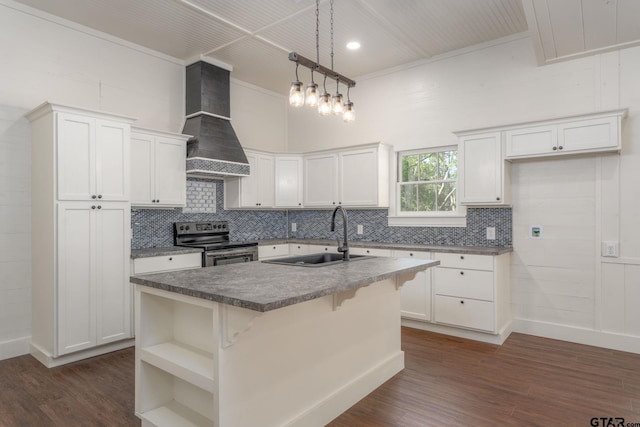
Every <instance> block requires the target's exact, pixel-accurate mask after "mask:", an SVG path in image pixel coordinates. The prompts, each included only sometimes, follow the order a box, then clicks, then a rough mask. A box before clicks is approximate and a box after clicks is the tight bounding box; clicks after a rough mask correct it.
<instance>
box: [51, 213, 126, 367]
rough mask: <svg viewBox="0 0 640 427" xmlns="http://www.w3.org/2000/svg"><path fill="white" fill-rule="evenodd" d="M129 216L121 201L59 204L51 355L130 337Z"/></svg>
mask: <svg viewBox="0 0 640 427" xmlns="http://www.w3.org/2000/svg"><path fill="white" fill-rule="evenodd" d="M130 215H131V211H130V208H129V204H128V203H122V202H120V203H118V202H110V203H104V202H61V203H60V204H59V205H58V231H57V234H58V245H57V253H58V277H57V282H58V293H57V294H58V295H57V303H58V316H57V349H55V350H54V357H56V356H60V355H63V354H67V353H71V352H74V351H78V350H83V349H86V348H91V347H95V346H97V345H103V344H106V343H110V342H113V341H119V340H122V339H125V338H130V337H131V336H132V330H131V319H130V315H131V300H130V297H131V287H130V285H129V268H128V266H129V263H128V261H129V251H130V249H129V247H130V241H131V240H130V236H129V229H130V226H131V223H130V219H129V218H130ZM54 347H55V346H54Z"/></svg>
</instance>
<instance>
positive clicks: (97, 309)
mask: <svg viewBox="0 0 640 427" xmlns="http://www.w3.org/2000/svg"><path fill="white" fill-rule="evenodd" d="M27 118H28V119H29V120H30V121H31V140H32V146H31V167H32V177H31V181H32V183H31V212H32V213H31V225H32V229H31V234H32V239H31V240H32V242H31V245H32V251H33V256H32V325H31V330H32V334H31V354H33V355H34V356H35V357H36V358H37V359H38V360H40V361H41V362H42V363H43V364H45V365H46V366H48V367H52V366H57V365H61V364H64V363H68V362H71V361H74V360H79V359H83V358H86V357H90V356H93V355H96V354H101V353H106V352H109V351H113V350H116V349H118V348H123V347H126V346H130V345H131V344H132V342H131V339H130V338H132V335H133V331H132V330H131V318H130V316H131V300H130V295H131V293H130V284H129V257H130V251H131V249H130V247H131V236H130V235H131V205H130V202H129V174H130V164H129V162H130V132H131V122H132V121H133V119H132V118H129V117H124V116H120V115H115V114H109V113H103V112H98V111H90V110H83V109H78V108H72V107H66V106H62V105H56V104H51V103H45V104H42V105H41V106H39V107H37V108H36V109H34V110H33V111H31V112H30V113H28V114H27Z"/></svg>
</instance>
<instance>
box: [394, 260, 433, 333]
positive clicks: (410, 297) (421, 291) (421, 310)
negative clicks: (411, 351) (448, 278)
mask: <svg viewBox="0 0 640 427" xmlns="http://www.w3.org/2000/svg"><path fill="white" fill-rule="evenodd" d="M391 255H392V256H393V257H394V258H418V259H433V256H432V254H431V252H416V251H393V252H392V253H391ZM431 270H433V269H432V268H430V269H428V270H425V271H419V272H418V273H417V274H416V276H415V277H414V278H413V279H412V280H409V281H407V282H406V283H405V284H404V285H402V289H401V295H400V301H401V306H400V307H401V309H400V315H401V316H402V317H404V318H407V319H414V320H422V321H427V322H430V321H431Z"/></svg>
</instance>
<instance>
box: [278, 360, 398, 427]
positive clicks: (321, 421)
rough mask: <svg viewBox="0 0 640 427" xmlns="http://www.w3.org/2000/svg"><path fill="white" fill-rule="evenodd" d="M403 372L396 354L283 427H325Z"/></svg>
mask: <svg viewBox="0 0 640 427" xmlns="http://www.w3.org/2000/svg"><path fill="white" fill-rule="evenodd" d="M403 369H404V352H403V351H400V352H398V353H396V354H395V355H393V356H392V357H390V358H389V359H387V360H385V361H384V362H382V363H380V364H379V365H377V366H374V367H373V368H371V369H369V370H368V371H366V372H365V373H364V374H362V375H360V376H358V377H357V378H355V379H353V380H352V381H350V382H349V383H347V384H345V385H344V386H342V387H341V388H340V389H338V390H336V391H335V392H334V393H332V394H330V395H329V396H327V397H325V398H324V399H322V400H321V401H320V402H318V403H317V404H315V405H313V406H312V407H311V408H309V409H307V410H305V411H304V412H302V413H301V414H299V415H298V416H296V417H295V418H294V419H292V420H290V421H289V422H287V423H285V425H286V426H287V427H303V426H321V425H322V426H323V425H326V424H328V423H329V422H330V421H331V420H333V419H334V418H336V417H337V416H339V415H340V414H342V413H343V412H344V411H346V410H347V409H349V408H350V407H351V406H353V405H355V404H356V403H357V402H359V401H360V400H362V399H363V398H364V397H365V396H367V395H368V394H369V393H371V392H372V391H373V390H375V389H376V388H378V387H380V386H381V385H382V384H384V383H385V382H386V381H387V380H388V379H390V378H391V377H393V376H394V375H395V374H397V373H398V372H400V371H402V370H403Z"/></svg>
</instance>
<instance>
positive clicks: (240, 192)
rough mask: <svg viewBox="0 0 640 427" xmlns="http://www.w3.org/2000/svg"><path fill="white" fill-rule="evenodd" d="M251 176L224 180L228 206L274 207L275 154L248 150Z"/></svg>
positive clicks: (226, 204) (226, 205) (246, 152)
mask: <svg viewBox="0 0 640 427" xmlns="http://www.w3.org/2000/svg"><path fill="white" fill-rule="evenodd" d="M245 154H246V155H247V160H248V161H249V167H250V173H251V175H250V176H246V177H241V178H227V179H225V181H224V197H225V207H226V208H230V209H232V208H272V207H273V206H274V204H275V175H274V174H275V168H274V156H273V155H272V154H267V153H259V152H253V151H249V150H246V151H245Z"/></svg>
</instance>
